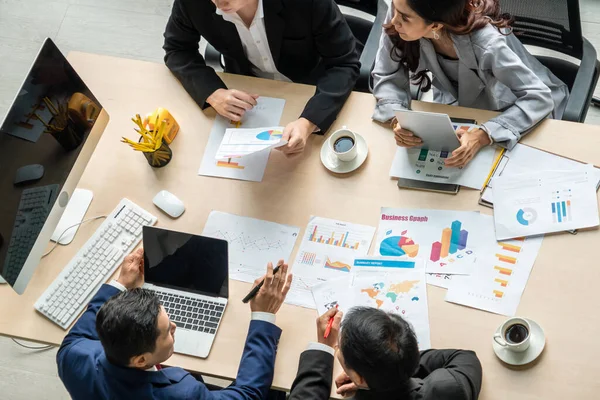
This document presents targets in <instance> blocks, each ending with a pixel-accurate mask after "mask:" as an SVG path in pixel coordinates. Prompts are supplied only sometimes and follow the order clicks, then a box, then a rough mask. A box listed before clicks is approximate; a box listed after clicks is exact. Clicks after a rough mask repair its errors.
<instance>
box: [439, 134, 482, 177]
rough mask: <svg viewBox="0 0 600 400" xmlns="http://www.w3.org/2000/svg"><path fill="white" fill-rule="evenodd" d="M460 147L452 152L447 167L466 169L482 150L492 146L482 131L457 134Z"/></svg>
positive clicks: (447, 160)
mask: <svg viewBox="0 0 600 400" xmlns="http://www.w3.org/2000/svg"><path fill="white" fill-rule="evenodd" d="M457 135H458V139H459V140H460V147H459V148H458V149H456V150H454V151H453V152H452V157H448V158H447V159H446V167H457V168H460V167H464V166H465V165H467V163H468V162H469V161H471V160H472V159H473V157H475V156H476V155H477V152H478V151H479V150H481V148H483V147H485V146H488V145H489V144H490V137H489V136H488V134H487V133H486V132H485V131H484V130H482V129H477V130H473V131H469V132H467V131H465V130H461V131H458V132H457Z"/></svg>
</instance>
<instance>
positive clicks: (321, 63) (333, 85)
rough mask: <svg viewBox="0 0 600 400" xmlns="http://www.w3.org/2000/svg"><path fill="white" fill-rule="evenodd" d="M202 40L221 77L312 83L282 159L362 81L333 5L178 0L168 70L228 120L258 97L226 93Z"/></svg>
mask: <svg viewBox="0 0 600 400" xmlns="http://www.w3.org/2000/svg"><path fill="white" fill-rule="evenodd" d="M201 36H202V37H204V38H205V39H206V40H207V41H208V42H209V43H210V44H211V45H212V46H214V47H215V48H216V49H217V50H218V51H219V52H220V53H221V54H222V55H223V56H224V59H225V71H226V72H230V73H235V74H243V75H253V76H261V77H272V78H275V79H281V80H290V81H293V82H297V83H307V84H316V86H317V88H316V92H315V95H314V96H313V97H312V98H311V99H310V100H309V101H308V103H307V104H306V106H305V108H304V111H303V112H302V114H301V115H300V117H299V118H298V119H297V120H296V121H294V122H291V123H290V124H288V125H287V126H286V127H285V130H284V139H287V140H288V141H289V143H288V145H287V146H284V147H282V148H281V149H282V150H283V152H284V153H286V154H295V153H299V152H301V151H302V150H303V149H304V146H305V145H306V140H307V139H308V137H310V134H311V133H316V132H321V133H323V132H325V131H327V129H329V127H330V126H331V124H332V123H333V121H334V120H335V119H336V117H337V114H338V113H339V111H340V110H341V108H342V106H343V105H344V102H345V101H346V99H347V98H348V96H349V95H350V92H351V91H352V88H353V87H354V84H355V82H356V80H357V78H358V75H359V69H360V62H359V55H358V51H357V49H356V40H355V38H354V36H353V35H352V32H351V31H350V28H349V27H348V24H347V23H346V20H345V19H344V16H343V15H342V14H341V12H340V10H339V8H338V6H337V5H336V4H335V2H334V0H212V1H211V0H175V2H174V4H173V10H172V13H171V17H170V18H169V22H168V24H167V28H166V31H165V43H164V49H165V51H166V55H165V63H166V64H167V67H169V69H170V70H171V71H172V72H173V74H174V75H175V76H176V77H177V78H178V79H179V80H180V81H181V83H182V84H183V86H184V87H185V89H186V90H187V92H188V93H189V94H190V95H191V96H192V98H193V99H194V100H195V101H196V103H198V105H199V106H200V107H202V109H204V108H206V107H209V106H212V107H213V108H214V109H215V111H216V112H217V113H218V114H220V115H222V116H224V117H226V118H229V119H231V120H233V121H239V120H240V119H241V117H242V116H243V115H244V113H245V112H246V111H247V110H250V109H252V107H253V106H254V105H256V98H257V97H258V95H256V94H249V93H245V92H243V91H240V90H235V89H228V88H227V87H226V86H225V83H224V82H223V81H222V80H221V78H219V76H218V75H217V74H216V73H215V71H214V70H213V69H212V68H210V67H208V66H207V65H206V63H205V61H204V58H203V57H202V55H200V53H199V51H198V47H199V46H198V44H199V42H200V37H201ZM261 37H266V39H267V40H266V41H267V42H268V46H266V43H264V41H261V40H260V39H261ZM261 42H262V43H261ZM251 60H254V62H251ZM257 64H260V65H257Z"/></svg>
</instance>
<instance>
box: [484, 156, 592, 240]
mask: <svg viewBox="0 0 600 400" xmlns="http://www.w3.org/2000/svg"><path fill="white" fill-rule="evenodd" d="M596 184H597V178H596V171H595V169H594V168H593V167H592V166H583V167H580V168H579V169H577V170H567V171H541V172H530V173H528V174H521V175H512V176H504V175H503V176H500V177H498V178H495V179H494V189H493V191H494V221H495V225H496V237H497V239H498V240H504V239H510V238H514V237H520V236H531V235H539V234H543V233H550V232H560V231H565V230H573V229H580V228H589V227H593V226H598V225H599V224H600V221H599V219H598V199H597V197H596Z"/></svg>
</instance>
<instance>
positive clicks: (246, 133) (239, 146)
mask: <svg viewBox="0 0 600 400" xmlns="http://www.w3.org/2000/svg"><path fill="white" fill-rule="evenodd" d="M282 136H283V127H282V126H274V127H268V128H256V129H241V128H240V129H226V130H225V136H223V141H222V142H221V145H220V146H219V150H217V154H216V155H215V160H220V161H223V162H229V161H230V160H231V159H233V158H242V157H244V156H248V155H250V154H255V153H258V152H260V151H268V150H271V149H274V148H277V147H281V146H284V145H286V144H287V140H283V139H282V138H281V137H282Z"/></svg>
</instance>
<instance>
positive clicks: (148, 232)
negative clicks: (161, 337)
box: [143, 226, 229, 358]
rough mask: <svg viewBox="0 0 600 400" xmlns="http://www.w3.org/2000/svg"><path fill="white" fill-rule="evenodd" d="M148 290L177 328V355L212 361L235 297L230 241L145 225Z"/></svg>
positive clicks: (145, 261)
mask: <svg viewBox="0 0 600 400" xmlns="http://www.w3.org/2000/svg"><path fill="white" fill-rule="evenodd" d="M143 241H144V275H145V284H144V286H143V287H144V288H146V289H150V290H152V291H153V292H154V293H156V294H157V295H158V297H159V298H160V302H161V304H162V305H163V307H164V308H165V310H166V311H167V314H169V318H170V319H171V321H173V322H174V323H175V324H176V325H177V333H176V340H175V352H176V353H181V354H187V355H190V356H196V357H201V358H206V357H208V354H209V353H210V349H211V347H212V344H213V342H214V340H215V336H216V334H217V331H218V329H219V325H220V323H221V318H222V316H223V312H224V311H225V307H226V306H227V299H228V297H229V261H228V255H227V241H225V240H221V239H214V238H209V237H204V236H198V235H192V234H189V233H183V232H175V231H170V230H166V229H161V228H156V227H153V226H144V228H143Z"/></svg>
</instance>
